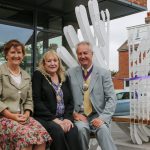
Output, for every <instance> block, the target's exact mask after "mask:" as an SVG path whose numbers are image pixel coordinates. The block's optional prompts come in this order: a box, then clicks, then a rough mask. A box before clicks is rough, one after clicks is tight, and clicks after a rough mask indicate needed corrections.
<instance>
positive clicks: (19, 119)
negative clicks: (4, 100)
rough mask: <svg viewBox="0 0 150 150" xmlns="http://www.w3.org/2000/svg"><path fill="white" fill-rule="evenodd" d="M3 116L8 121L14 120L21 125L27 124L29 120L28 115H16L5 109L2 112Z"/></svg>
mask: <svg viewBox="0 0 150 150" xmlns="http://www.w3.org/2000/svg"><path fill="white" fill-rule="evenodd" d="M2 114H3V116H4V117H6V118H8V119H12V120H14V121H17V122H19V123H20V124H25V123H26V121H27V119H28V118H29V116H28V113H27V114H24V115H23V114H14V113H11V112H10V111H9V110H7V109H5V110H3V111H2Z"/></svg>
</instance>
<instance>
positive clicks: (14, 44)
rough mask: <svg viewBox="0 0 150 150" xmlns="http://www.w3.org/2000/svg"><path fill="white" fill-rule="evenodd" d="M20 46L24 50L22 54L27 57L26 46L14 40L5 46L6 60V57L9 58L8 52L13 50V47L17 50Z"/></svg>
mask: <svg viewBox="0 0 150 150" xmlns="http://www.w3.org/2000/svg"><path fill="white" fill-rule="evenodd" d="M18 46H21V48H22V53H23V55H25V46H24V44H22V43H21V42H19V41H18V40H15V39H13V40H10V41H8V42H7V43H5V45H4V55H5V59H6V56H7V54H8V52H9V50H10V49H11V47H14V48H16V47H18Z"/></svg>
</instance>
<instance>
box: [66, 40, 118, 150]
mask: <svg viewBox="0 0 150 150" xmlns="http://www.w3.org/2000/svg"><path fill="white" fill-rule="evenodd" d="M76 52H77V57H78V61H79V64H80V66H77V67H75V68H71V69H69V70H68V77H69V79H70V83H71V87H72V93H73V98H74V104H75V108H74V119H75V123H76V125H77V127H78V130H79V137H80V141H81V143H82V148H83V150H88V149H89V146H88V145H89V140H90V132H93V133H94V134H95V135H96V138H97V141H98V144H99V145H100V147H101V148H102V150H116V146H115V144H114V143H113V140H112V137H111V133H110V129H109V126H110V122H111V117H112V115H113V113H114V111H115V106H116V96H115V92H114V88H113V83H112V80H111V75H110V72H109V71H108V70H105V69H103V68H101V67H98V66H96V65H94V64H93V62H92V57H93V51H92V46H91V44H90V43H89V42H86V41H83V42H80V43H79V44H78V45H77V49H76Z"/></svg>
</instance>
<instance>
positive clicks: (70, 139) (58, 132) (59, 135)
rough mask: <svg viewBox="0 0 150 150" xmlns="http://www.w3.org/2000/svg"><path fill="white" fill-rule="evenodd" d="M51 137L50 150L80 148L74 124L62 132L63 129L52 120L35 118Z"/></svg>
mask: <svg viewBox="0 0 150 150" xmlns="http://www.w3.org/2000/svg"><path fill="white" fill-rule="evenodd" d="M36 119H37V120H38V121H39V122H40V123H41V124H42V125H43V126H44V127H45V129H46V130H47V132H48V133H49V134H50V135H51V137H52V143H51V144H50V150H82V149H81V144H80V142H79V135H78V129H77V127H76V126H74V127H73V128H71V129H70V131H69V132H67V133H64V131H63V129H62V128H61V127H60V125H58V124H57V123H55V122H53V121H44V120H42V119H39V118H36Z"/></svg>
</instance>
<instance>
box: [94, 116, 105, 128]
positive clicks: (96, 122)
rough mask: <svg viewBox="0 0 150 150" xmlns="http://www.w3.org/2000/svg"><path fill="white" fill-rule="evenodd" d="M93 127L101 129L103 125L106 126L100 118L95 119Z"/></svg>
mask: <svg viewBox="0 0 150 150" xmlns="http://www.w3.org/2000/svg"><path fill="white" fill-rule="evenodd" d="M91 123H92V125H93V126H94V127H96V128H99V127H100V126H101V125H102V124H104V121H103V120H101V119H100V118H95V119H93V120H92V121H91Z"/></svg>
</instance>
